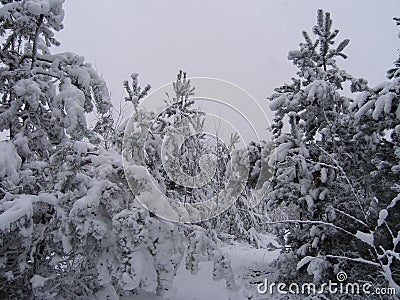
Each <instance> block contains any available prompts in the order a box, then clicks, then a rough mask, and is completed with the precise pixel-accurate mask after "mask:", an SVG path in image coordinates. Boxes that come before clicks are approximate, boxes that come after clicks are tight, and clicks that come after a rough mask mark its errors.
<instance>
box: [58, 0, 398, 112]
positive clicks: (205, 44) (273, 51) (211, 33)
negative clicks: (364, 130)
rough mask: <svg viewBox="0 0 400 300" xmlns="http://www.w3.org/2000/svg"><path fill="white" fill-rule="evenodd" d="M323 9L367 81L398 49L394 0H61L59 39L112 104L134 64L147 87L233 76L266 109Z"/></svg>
mask: <svg viewBox="0 0 400 300" xmlns="http://www.w3.org/2000/svg"><path fill="white" fill-rule="evenodd" d="M318 8H322V9H324V10H325V11H329V12H331V14H332V18H333V28H337V29H339V30H340V33H339V36H338V39H337V42H340V41H341V40H343V39H345V38H349V39H350V44H349V46H348V47H347V48H346V50H345V51H344V52H345V53H346V54H348V55H349V58H348V59H347V61H343V60H342V61H340V63H339V66H341V67H342V68H343V69H345V70H346V71H348V72H349V73H351V74H353V75H354V76H359V77H364V78H366V79H367V80H368V81H369V82H370V83H371V84H372V85H375V84H377V83H380V82H381V81H384V80H385V75H386V70H387V69H388V68H390V67H391V66H392V63H393V61H394V60H395V59H396V58H397V56H398V51H399V50H398V49H399V39H398V38H397V34H398V32H399V31H400V28H398V27H396V26H395V23H394V21H393V20H392V18H393V17H395V16H400V9H399V8H400V5H399V2H398V0H385V1H382V0H351V1H349V0H347V1H343V0H337V1H327V0H325V1H324V0H307V1H299V0H285V1H283V0H280V1H275V0H268V1H267V0H250V1H237V0H218V1H216V0H202V1H196V0H136V1H131V0H114V1H100V0H97V1H96V0H84V1H82V0H67V1H66V3H65V5H64V9H65V12H66V15H65V21H64V25H65V29H64V30H63V31H62V32H60V33H57V35H56V37H57V38H58V39H59V40H60V41H61V43H62V46H61V47H59V48H58V49H53V53H56V52H61V51H71V52H75V53H77V54H79V55H83V56H85V57H86V60H87V61H88V62H90V63H92V64H93V65H94V66H95V67H96V69H97V70H98V71H99V72H100V73H101V74H102V75H103V77H104V78H105V80H106V81H107V83H108V85H109V88H110V90H111V93H112V98H113V101H114V103H118V102H119V101H120V99H121V96H122V92H123V89H122V81H123V80H125V79H128V78H129V76H130V74H131V73H132V72H137V73H139V74H140V77H139V79H140V82H141V83H142V85H144V84H145V83H150V84H151V85H152V87H153V89H155V88H158V87H160V86H162V85H164V84H166V83H168V82H171V81H173V80H174V79H175V76H176V72H177V71H178V70H179V69H182V70H185V71H187V72H188V75H189V76H190V77H216V78H220V79H224V80H227V81H230V82H232V83H234V84H237V85H238V86H240V87H241V88H243V89H245V90H246V91H247V92H249V93H250V94H251V95H252V96H253V97H255V98H256V99H257V100H258V101H259V102H260V104H261V105H262V107H263V108H264V109H265V110H266V109H267V107H268V101H267V100H265V98H266V97H267V96H269V95H271V93H272V92H273V89H274V88H275V87H278V86H279V85H281V84H283V83H285V82H286V83H289V82H290V78H291V77H292V76H295V72H296V68H295V67H293V66H292V64H291V62H289V61H288V60H287V53H288V51H289V50H293V49H297V48H298V44H299V43H300V42H302V41H303V39H302V36H301V32H302V30H307V31H308V32H309V33H311V28H312V26H313V25H314V24H315V20H316V11H317V9H318Z"/></svg>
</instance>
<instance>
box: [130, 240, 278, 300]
mask: <svg viewBox="0 0 400 300" xmlns="http://www.w3.org/2000/svg"><path fill="white" fill-rule="evenodd" d="M273 239H274V237H273V236H271V235H264V241H263V244H264V245H267V244H268V243H269V242H272V241H273ZM222 249H223V252H226V253H228V254H229V256H230V258H231V262H232V269H233V272H234V274H235V280H236V283H237V285H238V287H239V290H238V291H237V292H229V291H228V290H227V289H226V286H225V281H224V280H221V281H214V280H212V269H213V264H212V262H203V263H200V265H199V272H198V274H197V275H192V274H190V272H189V271H188V270H186V269H185V264H184V261H183V262H182V264H181V266H180V268H179V270H178V274H177V276H176V277H175V280H174V282H175V285H176V287H177V292H176V295H175V296H174V297H173V299H174V300H206V299H218V300H242V299H258V298H259V297H257V284H256V283H257V282H259V281H260V278H262V279H261V280H263V278H264V276H267V273H266V272H267V270H268V265H269V264H270V263H271V262H272V260H274V259H275V258H276V257H277V256H278V255H279V250H274V251H270V250H268V249H266V248H260V249H256V248H254V247H251V246H249V245H248V244H244V243H239V242H232V243H231V244H229V245H225V246H223V247H222ZM250 297H253V298H250ZM139 299H140V300H163V298H162V297H159V296H155V295H154V294H142V295H137V296H134V297H131V298H129V299H128V298H124V300H139Z"/></svg>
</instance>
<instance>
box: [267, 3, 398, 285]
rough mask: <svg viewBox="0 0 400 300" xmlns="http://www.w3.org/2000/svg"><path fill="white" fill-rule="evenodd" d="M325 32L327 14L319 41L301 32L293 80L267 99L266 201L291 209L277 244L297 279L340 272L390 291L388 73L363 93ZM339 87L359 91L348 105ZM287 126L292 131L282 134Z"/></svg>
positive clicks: (393, 96)
mask: <svg viewBox="0 0 400 300" xmlns="http://www.w3.org/2000/svg"><path fill="white" fill-rule="evenodd" d="M330 28H331V20H330V16H329V14H328V13H326V14H325V15H323V13H322V11H319V12H318V18H317V25H316V26H315V27H314V29H313V32H314V34H315V35H317V41H316V42H312V41H311V39H310V37H309V36H308V35H307V34H306V33H304V34H303V35H304V37H305V39H306V44H301V45H300V46H301V50H300V51H292V52H290V53H289V59H293V60H294V62H295V64H296V65H297V66H299V68H300V71H299V73H298V75H299V79H294V84H293V85H291V86H288V85H286V86H283V87H281V88H279V89H277V92H278V93H276V94H274V95H273V96H272V97H271V101H272V104H271V108H272V109H273V110H275V111H276V119H275V121H276V122H275V126H274V132H275V134H276V136H277V146H276V148H275V152H274V154H273V155H272V156H271V160H270V163H271V164H276V174H275V178H274V179H273V188H272V191H271V193H270V195H269V204H270V206H271V208H273V207H276V205H277V203H281V204H286V205H287V204H289V203H293V202H294V203H295V204H297V205H298V215H297V216H291V218H290V220H284V221H280V220H279V221H278V223H283V224H285V225H284V227H283V228H284V230H281V231H278V233H279V236H280V237H281V241H282V242H283V243H286V244H287V245H288V246H289V247H290V249H291V250H290V251H289V253H288V254H286V255H289V256H290V257H291V258H290V259H287V258H286V259H285V261H286V263H287V262H288V261H291V262H292V264H293V263H297V262H298V263H297V270H298V272H297V274H296V275H295V276H299V275H301V274H304V273H302V271H303V270H305V269H306V270H307V274H308V275H310V276H312V277H313V279H314V281H315V282H321V281H322V280H323V279H327V278H329V277H330V276H332V274H333V273H337V272H339V271H340V270H341V269H345V270H346V272H347V273H348V274H349V275H350V276H351V278H352V279H354V280H359V279H360V278H365V276H366V275H367V274H369V275H371V274H375V275H376V277H375V279H376V281H375V282H374V284H377V285H381V286H387V285H389V286H390V287H393V288H395V289H396V291H397V290H398V289H399V285H398V282H399V280H398V277H397V274H396V272H395V270H396V268H398V253H399V252H398V251H399V248H398V232H399V228H398V225H396V222H394V219H396V218H398V204H397V203H398V185H397V182H398V176H397V175H396V174H397V173H396V170H397V169H396V165H397V163H398V161H397V159H396V143H397V141H396V139H397V135H396V126H398V118H397V115H396V112H397V102H396V101H398V83H397V81H396V79H395V78H393V72H389V77H391V78H393V79H392V81H391V82H389V83H385V84H384V85H381V86H379V87H378V88H375V89H370V88H369V87H368V86H367V82H366V81H365V80H363V79H354V78H352V77H351V76H350V75H348V74H347V73H345V72H344V71H341V70H339V69H338V68H337V66H336V63H335V60H334V59H333V58H334V56H338V55H339V56H342V57H343V56H344V55H342V54H341V51H342V50H343V48H344V46H346V45H347V43H348V42H347V41H346V40H345V41H344V42H342V43H340V44H339V46H338V47H337V48H336V49H330V45H332V44H333V40H332V38H334V37H335V36H336V35H337V31H334V32H330ZM317 45H319V46H320V48H319V52H316V51H315V49H316V46H317ZM347 80H348V81H350V85H351V90H352V91H353V92H360V95H359V96H358V98H357V100H356V101H352V100H351V99H348V98H346V97H343V96H341V95H340V94H339V93H338V89H340V88H341V87H342V83H343V82H344V81H347ZM285 120H287V121H288V123H289V128H290V130H291V132H290V134H289V133H284V132H282V128H284V126H283V124H284V121H285ZM392 218H393V219H392ZM281 228H282V227H281ZM282 263H284V260H282ZM277 265H278V266H279V265H280V263H278V264H277ZM371 272H373V273H371ZM292 275H293V274H292ZM303 276H304V275H303Z"/></svg>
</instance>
